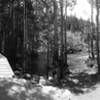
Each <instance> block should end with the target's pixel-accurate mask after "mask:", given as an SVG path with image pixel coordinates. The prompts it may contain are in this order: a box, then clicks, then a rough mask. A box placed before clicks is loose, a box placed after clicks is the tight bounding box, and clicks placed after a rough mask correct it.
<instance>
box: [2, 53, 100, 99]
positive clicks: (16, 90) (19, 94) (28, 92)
mask: <svg viewBox="0 0 100 100" xmlns="http://www.w3.org/2000/svg"><path fill="white" fill-rule="evenodd" d="M87 58H88V54H87V53H85V54H84V53H77V54H70V55H68V59H69V60H68V63H69V69H70V71H71V72H72V73H71V74H70V75H68V76H66V77H65V79H64V80H63V87H64V88H58V87H54V86H52V85H49V86H48V85H41V84H32V83H31V82H30V81H27V80H25V79H17V78H13V79H11V78H9V79H0V100H80V99H81V100H99V98H100V79H99V78H98V79H96V77H95V73H96V68H90V67H87V65H86V63H85V61H86V60H87ZM69 98H71V99H69Z"/></svg>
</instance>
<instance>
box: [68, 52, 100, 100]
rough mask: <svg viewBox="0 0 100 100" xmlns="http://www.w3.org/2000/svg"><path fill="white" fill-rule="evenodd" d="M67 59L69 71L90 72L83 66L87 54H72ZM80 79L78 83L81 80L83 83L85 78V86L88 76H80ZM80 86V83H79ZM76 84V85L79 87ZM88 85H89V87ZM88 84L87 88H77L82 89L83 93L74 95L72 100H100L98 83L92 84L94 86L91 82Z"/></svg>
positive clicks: (99, 84) (99, 85)
mask: <svg viewBox="0 0 100 100" xmlns="http://www.w3.org/2000/svg"><path fill="white" fill-rule="evenodd" d="M68 58H69V61H68V62H69V65H70V67H69V68H70V69H71V70H73V71H75V72H76V73H77V72H83V71H84V70H90V69H89V68H88V67H87V66H86V64H85V60H86V59H87V58H88V54H83V53H80V54H72V55H69V56H68ZM78 77H80V78H81V79H78V78H77V79H78V80H79V81H80V80H82V78H83V80H82V81H83V82H84V78H86V77H87V83H83V85H84V86H85V85H86V86H87V84H88V82H89V80H90V78H88V77H90V76H85V77H81V76H80V74H79V76H78ZM79 84H81V82H80V83H79ZM79 84H78V85H79ZM89 84H90V85H91V86H90V87H89ZM89 84H88V87H89V88H87V87H86V88H83V87H84V86H83V87H82V86H77V88H82V90H83V91H84V92H83V91H82V92H83V93H79V94H74V96H73V99H72V100H100V83H98V82H96V81H95V83H93V84H94V85H92V81H91V82H90V83H89ZM77 90H81V89H77Z"/></svg>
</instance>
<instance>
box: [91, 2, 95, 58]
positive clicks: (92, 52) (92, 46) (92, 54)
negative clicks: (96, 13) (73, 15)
mask: <svg viewBox="0 0 100 100" xmlns="http://www.w3.org/2000/svg"><path fill="white" fill-rule="evenodd" d="M93 48H94V45H93V0H92V1H91V56H92V58H93V59H94V58H95V56H94V50H93Z"/></svg>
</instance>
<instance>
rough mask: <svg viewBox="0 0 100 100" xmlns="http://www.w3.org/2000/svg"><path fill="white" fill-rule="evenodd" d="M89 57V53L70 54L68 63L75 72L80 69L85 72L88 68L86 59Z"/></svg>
mask: <svg viewBox="0 0 100 100" xmlns="http://www.w3.org/2000/svg"><path fill="white" fill-rule="evenodd" d="M87 58H88V54H87V53H86V54H83V53H77V54H71V55H68V59H69V60H68V63H69V68H70V69H71V70H74V71H75V72H77V71H80V72H83V71H84V70H86V69H87V66H86V64H85V60H86V59H87Z"/></svg>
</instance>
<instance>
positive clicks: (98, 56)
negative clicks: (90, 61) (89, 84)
mask: <svg viewBox="0 0 100 100" xmlns="http://www.w3.org/2000/svg"><path fill="white" fill-rule="evenodd" d="M98 2H99V1H98V0H96V10H97V15H96V24H97V28H96V32H97V40H96V47H97V65H98V69H99V70H98V74H99V73H100V61H99V58H100V55H99V5H98Z"/></svg>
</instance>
